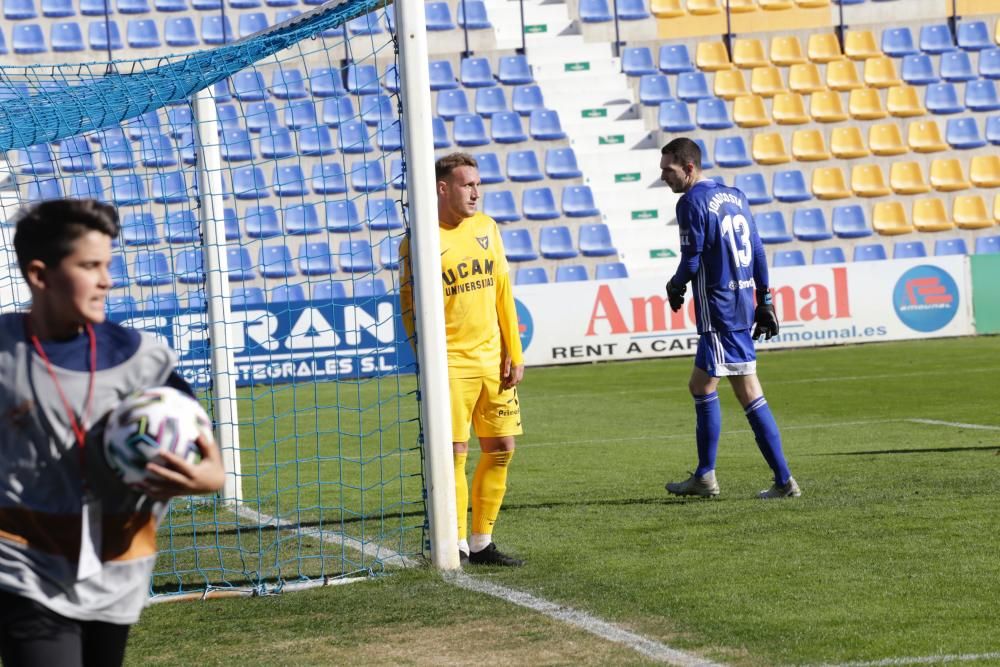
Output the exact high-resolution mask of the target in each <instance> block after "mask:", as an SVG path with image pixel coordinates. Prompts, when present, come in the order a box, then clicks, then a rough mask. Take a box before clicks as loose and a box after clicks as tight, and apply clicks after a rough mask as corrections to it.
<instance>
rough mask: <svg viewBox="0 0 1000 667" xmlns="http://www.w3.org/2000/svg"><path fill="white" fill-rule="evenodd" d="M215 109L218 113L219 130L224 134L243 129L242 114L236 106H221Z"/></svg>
mask: <svg viewBox="0 0 1000 667" xmlns="http://www.w3.org/2000/svg"><path fill="white" fill-rule="evenodd" d="M215 109H216V112H217V113H218V119H219V128H220V129H221V130H222V131H223V132H225V131H226V130H240V129H243V125H242V123H240V113H239V111H237V110H236V105H235V104H219V105H217V106H216V107H215Z"/></svg>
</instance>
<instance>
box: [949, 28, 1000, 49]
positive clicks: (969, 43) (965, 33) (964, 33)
mask: <svg viewBox="0 0 1000 667" xmlns="http://www.w3.org/2000/svg"><path fill="white" fill-rule="evenodd" d="M957 37H958V47H959V48H960V49H965V50H966V51H981V50H983V49H988V48H990V47H991V46H993V40H992V39H991V38H990V29H989V26H987V25H986V22H985V21H959V23H958V34H957Z"/></svg>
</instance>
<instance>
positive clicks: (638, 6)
mask: <svg viewBox="0 0 1000 667" xmlns="http://www.w3.org/2000/svg"><path fill="white" fill-rule="evenodd" d="M615 5H616V9H615V11H617V12H618V18H619V19H620V20H622V21H641V20H643V19H648V18H649V12H648V11H646V3H645V0H617V2H616V3H615Z"/></svg>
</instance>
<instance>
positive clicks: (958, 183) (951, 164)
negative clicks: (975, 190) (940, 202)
mask: <svg viewBox="0 0 1000 667" xmlns="http://www.w3.org/2000/svg"><path fill="white" fill-rule="evenodd" d="M931 187H933V188H934V189H935V190H937V191H938V192H955V191H957V190H968V189H969V188H971V187H972V183H970V182H969V181H968V180H967V179H966V178H965V173H964V171H963V170H962V163H961V161H959V160H957V159H955V158H941V159H937V160H934V161H933V162H931Z"/></svg>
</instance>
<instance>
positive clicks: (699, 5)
mask: <svg viewBox="0 0 1000 667" xmlns="http://www.w3.org/2000/svg"><path fill="white" fill-rule="evenodd" d="M687 7H688V13H690V14H694V15H696V16H705V15H708V14H718V13H719V12H721V11H722V7H721V6H720V5H719V0H687Z"/></svg>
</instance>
